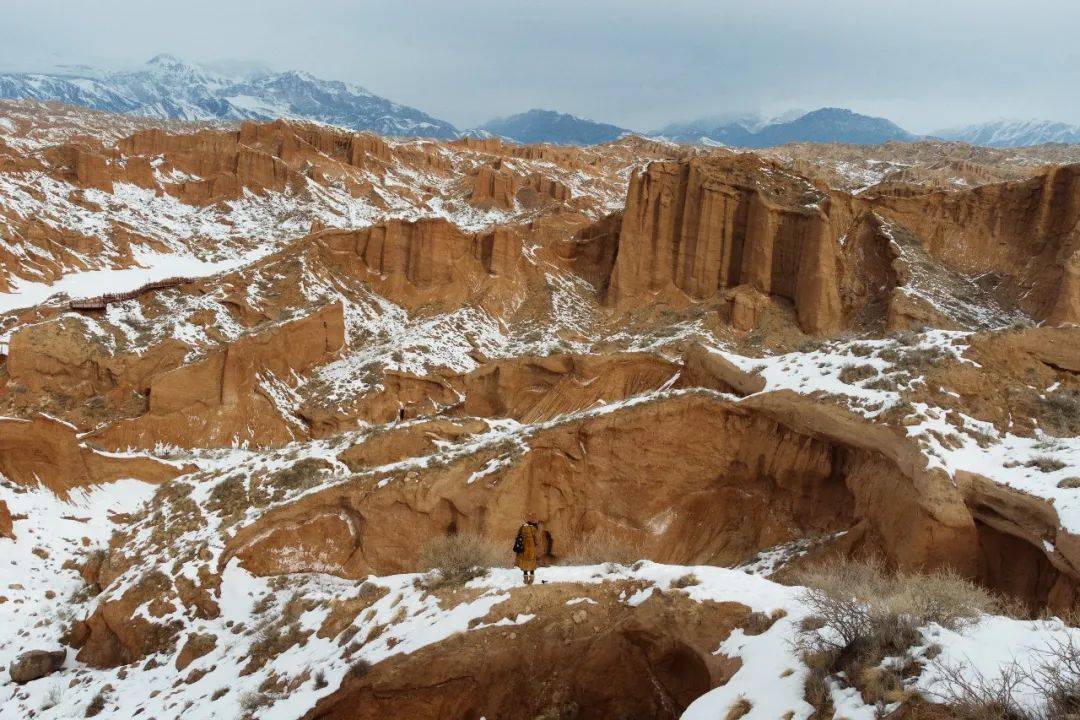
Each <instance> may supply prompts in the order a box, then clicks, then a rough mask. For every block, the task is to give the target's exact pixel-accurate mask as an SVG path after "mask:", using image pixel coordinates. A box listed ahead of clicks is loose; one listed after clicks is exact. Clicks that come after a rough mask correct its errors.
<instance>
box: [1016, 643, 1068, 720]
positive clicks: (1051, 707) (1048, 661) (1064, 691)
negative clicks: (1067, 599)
mask: <svg viewBox="0 0 1080 720" xmlns="http://www.w3.org/2000/svg"><path fill="white" fill-rule="evenodd" d="M1026 680H1027V683H1028V684H1029V685H1030V686H1032V687H1034V688H1035V689H1036V690H1038V692H1039V694H1040V695H1041V696H1042V697H1044V698H1045V699H1046V700H1045V702H1046V707H1045V708H1044V709H1043V711H1042V712H1043V715H1044V717H1045V718H1046V720H1057V719H1058V718H1077V717H1080V642H1078V641H1077V640H1075V639H1074V638H1072V637H1069V638H1067V639H1060V640H1057V641H1055V642H1054V643H1052V644H1051V645H1050V647H1049V649H1048V650H1046V651H1045V652H1043V659H1042V662H1041V663H1039V664H1038V665H1037V666H1036V668H1035V669H1034V670H1032V671H1030V672H1029V673H1027V676H1026Z"/></svg>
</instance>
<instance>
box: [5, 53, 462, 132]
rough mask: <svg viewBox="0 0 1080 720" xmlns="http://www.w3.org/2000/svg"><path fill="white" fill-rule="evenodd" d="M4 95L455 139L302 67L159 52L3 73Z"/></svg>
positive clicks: (437, 124)
mask: <svg viewBox="0 0 1080 720" xmlns="http://www.w3.org/2000/svg"><path fill="white" fill-rule="evenodd" d="M0 98H3V99H10V100H21V99H30V100H52V101H58V102H63V103H67V104H71V105H81V106H85V107H89V108H92V109H95V110H106V111H109V112H118V113H126V114H132V115H141V116H144V117H152V118H160V119H172V120H273V119H277V118H294V119H304V120H314V121H317V122H323V123H328V124H333V125H341V126H343V127H347V128H351V129H354V130H370V131H372V132H376V133H379V134H383V135H417V136H425V137H436V138H441V139H452V138H456V137H457V136H458V135H459V133H458V130H457V128H455V127H454V126H453V125H452V124H451V123H448V122H446V121H444V120H439V119H437V118H435V117H432V116H431V115H428V114H427V113H424V112H423V111H421V110H418V109H416V108H412V107H409V106H406V105H401V104H398V103H395V102H392V101H391V100H388V99H386V98H384V97H381V96H379V95H376V94H374V93H372V92H370V91H368V90H366V89H365V88H362V87H360V86H358V85H353V84H351V83H345V82H341V81H337V80H322V79H320V78H317V77H315V76H313V75H311V74H310V73H306V72H303V71H297V70H288V71H284V72H271V73H256V74H253V75H251V76H248V77H246V78H243V79H240V78H230V77H228V76H225V75H220V74H217V73H214V72H211V71H208V70H205V69H202V68H200V67H197V66H195V65H191V64H188V63H185V62H183V61H182V60H180V59H179V58H177V57H175V56H172V55H168V54H159V55H155V56H154V57H153V58H151V59H150V60H149V61H148V62H147V63H146V64H145V65H143V66H142V67H140V68H138V69H135V70H128V71H117V72H109V73H96V72H93V71H87V72H82V73H2V74H0Z"/></svg>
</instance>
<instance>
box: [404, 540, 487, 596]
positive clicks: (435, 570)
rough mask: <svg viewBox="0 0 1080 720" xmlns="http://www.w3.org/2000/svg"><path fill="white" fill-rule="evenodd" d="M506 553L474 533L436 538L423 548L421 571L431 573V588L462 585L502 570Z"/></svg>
mask: <svg viewBox="0 0 1080 720" xmlns="http://www.w3.org/2000/svg"><path fill="white" fill-rule="evenodd" d="M505 558H506V553H505V552H504V551H500V550H499V548H497V547H496V546H495V544H494V543H492V542H491V541H490V540H488V539H487V538H485V537H482V536H480V535H475V534H472V533H458V534H455V535H444V536H440V537H435V538H432V539H430V540H428V541H427V542H426V543H424V545H423V547H421V548H420V568H421V569H422V570H425V571H428V577H427V578H425V581H424V585H425V587H427V588H429V589H435V588H439V587H445V586H448V585H461V584H464V583H466V582H468V581H469V580H472V579H473V578H477V577H480V576H482V575H484V574H485V573H487V571H488V569H489V568H493V567H499V566H500V565H502V564H503V563H504V561H505Z"/></svg>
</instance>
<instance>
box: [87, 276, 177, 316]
mask: <svg viewBox="0 0 1080 720" xmlns="http://www.w3.org/2000/svg"><path fill="white" fill-rule="evenodd" d="M193 282H195V278H190V277H171V278H165V279H164V280H155V281H153V282H148V283H146V284H145V285H140V286H139V287H137V288H135V289H134V290H128V291H127V292H122V293H106V294H104V295H98V296H96V297H90V298H81V299H79V300H71V301H70V302H68V309H69V310H104V309H105V308H106V307H108V305H109V303H114V302H123V301H124V300H132V299H134V298H137V297H139V296H140V295H142V294H143V293H148V292H150V291H151V290H163V289H165V288H171V287H176V286H178V285H188V284H190V283H193Z"/></svg>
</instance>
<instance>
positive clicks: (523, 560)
mask: <svg viewBox="0 0 1080 720" xmlns="http://www.w3.org/2000/svg"><path fill="white" fill-rule="evenodd" d="M539 540H540V526H539V524H538V523H537V522H536V520H535V519H534V518H531V517H530V518H529V519H527V520H526V521H525V522H524V523H522V525H521V527H520V528H519V529H518V533H517V537H516V538H514V555H515V559H514V565H515V566H516V567H518V568H520V569H521V572H522V574H524V576H525V584H526V585H532V584H533V580H535V579H536V549H537V545H538V544H539Z"/></svg>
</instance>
